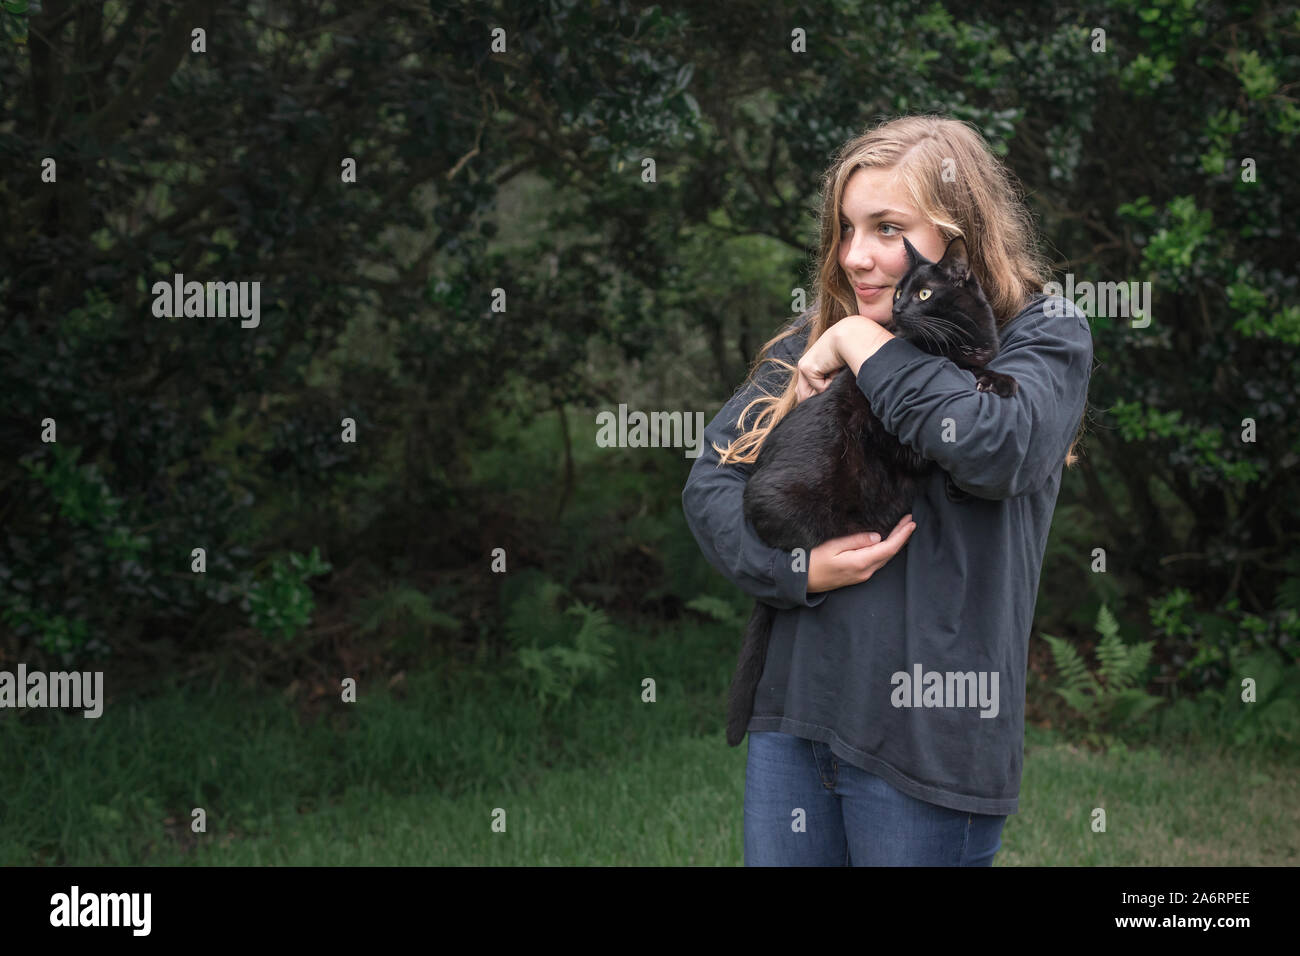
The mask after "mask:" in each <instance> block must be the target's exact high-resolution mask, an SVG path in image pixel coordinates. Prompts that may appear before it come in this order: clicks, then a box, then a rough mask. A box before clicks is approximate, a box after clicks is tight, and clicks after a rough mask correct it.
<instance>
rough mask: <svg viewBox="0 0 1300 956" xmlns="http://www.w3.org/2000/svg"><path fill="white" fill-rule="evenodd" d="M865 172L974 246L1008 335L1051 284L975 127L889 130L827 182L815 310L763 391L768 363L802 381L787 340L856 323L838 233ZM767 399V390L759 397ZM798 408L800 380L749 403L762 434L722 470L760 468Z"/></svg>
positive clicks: (1010, 184)
mask: <svg viewBox="0 0 1300 956" xmlns="http://www.w3.org/2000/svg"><path fill="white" fill-rule="evenodd" d="M863 168H867V169H892V170H895V172H896V176H897V181H898V182H899V183H900V184H901V185H902V187H903V188H904V189H905V190H906V192H907V194H908V196H909V198H910V199H911V201H912V203H913V205H914V206H915V207H916V209H917V210H918V211H919V212H920V213H921V215H922V216H923V217H925V218H926V219H927V220H929V222H930V223H932V224H933V225H934V226H935V227H936V228H937V229H938V230H939V232H940V234H941V235H942V236H943V238H944V241H945V242H946V241H948V240H950V239H952V238H954V237H955V236H961V237H962V238H963V239H964V240H965V241H966V248H967V250H968V252H969V255H970V265H971V270H972V271H973V272H974V273H975V278H976V279H978V280H979V284H980V286H981V288H982V289H983V290H984V294H985V296H987V298H988V300H989V304H990V305H991V306H992V307H993V314H994V316H995V317H996V318H997V323H998V328H999V330H1001V328H1002V327H1003V326H1005V325H1006V323H1007V322H1009V321H1010V320H1011V319H1012V318H1014V317H1015V316H1016V315H1018V314H1019V313H1020V312H1021V311H1022V310H1023V309H1024V308H1025V306H1026V305H1027V304H1028V301H1029V298H1030V296H1032V295H1033V294H1034V293H1036V292H1041V291H1042V289H1043V286H1044V285H1045V284H1046V283H1047V281H1048V279H1050V278H1051V270H1050V268H1049V267H1048V264H1047V261H1046V259H1044V258H1043V256H1042V255H1041V254H1040V253H1039V252H1038V250H1037V248H1036V245H1035V241H1034V225H1033V220H1032V219H1031V218H1030V215H1029V212H1028V210H1027V209H1026V208H1025V206H1024V203H1023V200H1022V198H1021V195H1020V192H1019V187H1018V184H1017V182H1016V180H1015V179H1014V177H1013V176H1012V175H1011V173H1010V171H1009V170H1007V168H1006V167H1005V166H1003V164H1002V163H1001V162H1000V161H999V160H998V158H997V157H996V156H994V155H993V152H992V150H990V149H989V147H988V144H987V143H986V142H985V141H984V138H983V137H982V136H981V135H980V134H979V132H978V130H976V129H975V127H974V126H972V125H969V124H967V123H965V122H963V121H960V120H955V119H950V118H947V117H942V116H903V117H900V118H898V119H893V120H888V121H885V122H882V123H880V124H879V125H877V126H875V127H874V128H872V129H870V130H868V131H867V132H865V133H863V134H861V135H860V136H857V137H854V138H853V139H851V140H849V141H848V142H847V143H845V144H844V145H843V146H841V147H840V149H839V151H838V152H837V153H836V154H835V157H834V158H833V159H832V161H831V164H830V167H829V168H828V169H827V170H826V172H825V174H824V175H823V176H822V180H821V195H822V206H821V242H820V253H819V255H818V260H819V265H818V269H817V274H816V277H815V279H814V289H813V305H812V308H811V309H810V310H809V312H808V313H806V314H805V315H804V316H803V320H802V321H801V322H799V323H797V324H796V325H794V326H792V327H791V328H789V329H787V330H786V331H784V332H782V333H780V334H778V335H777V336H776V337H775V338H773V339H771V340H770V341H768V342H767V343H766V344H765V345H764V346H763V347H762V349H760V350H759V354H758V357H757V358H756V359H755V361H754V365H753V367H752V368H751V369H750V371H749V376H748V378H747V381H751V382H753V381H756V380H757V375H758V370H759V368H761V367H762V366H763V365H764V364H767V363H772V364H775V365H777V366H779V367H781V368H785V369H789V370H790V371H791V372H793V370H794V366H792V365H791V364H790V363H788V362H785V361H782V360H781V359H778V358H775V357H773V356H772V355H771V351H772V348H773V346H775V345H776V344H777V343H778V342H780V341H781V340H783V339H785V338H787V337H788V336H790V335H794V334H796V333H798V332H801V331H802V330H803V329H804V328H807V329H808V341H807V345H806V346H805V351H806V350H807V348H808V347H811V346H812V344H813V343H814V342H816V341H817V339H818V338H819V337H820V336H821V335H822V333H823V332H825V331H826V330H827V329H828V328H830V327H831V326H832V325H834V324H835V323H836V322H838V321H839V320H840V319H842V318H844V317H845V316H848V315H855V314H857V311H858V308H857V302H856V299H855V298H854V295H853V286H852V285H851V284H850V282H849V280H848V277H847V276H846V275H845V274H844V270H843V269H842V268H840V262H839V251H840V230H839V223H840V218H841V215H840V207H841V204H842V202H843V199H844V187H845V185H846V184H847V183H848V181H849V178H850V177H851V176H852V175H853V174H854V173H855V172H856V171H857V170H859V169H863ZM945 173H949V175H944V174H945ZM760 391H764V390H763V389H762V388H761V387H760ZM795 404H796V402H795V381H794V376H793V375H791V377H790V382H789V385H788V386H787V387H786V389H785V391H784V392H783V393H782V394H780V395H771V394H767V393H766V392H765V394H764V395H762V396H760V397H759V398H756V399H754V401H752V402H750V403H749V404H748V405H747V406H745V409H744V411H742V412H741V413H740V418H739V421H738V423H737V424H738V426H739V427H740V428H741V429H742V430H743V429H744V427H745V426H744V422H745V416H746V415H747V414H748V413H749V411H750V410H751V409H753V408H754V407H755V406H758V407H759V408H760V412H759V414H758V415H757V417H756V418H755V420H754V425H753V427H752V428H751V429H750V430H749V431H745V432H744V433H743V434H741V435H739V436H738V437H737V438H736V439H735V440H734V441H733V442H732V443H731V444H730V445H729V446H728V447H727V448H726V449H722V448H719V447H718V446H717V445H714V446H713V448H714V450H715V451H716V452H718V454H719V456H720V459H721V460H720V461H719V464H727V463H729V462H732V463H741V462H753V461H754V460H755V459H757V458H758V452H759V449H760V448H761V447H762V445H763V441H764V439H766V438H767V435H768V433H769V432H770V431H771V430H772V429H773V428H775V427H776V425H777V423H778V422H780V421H781V419H782V418H784V417H785V416H786V415H787V414H788V413H789V412H790V410H791V409H793V408H794V407H795ZM1082 434H1083V429H1082V428H1080V431H1079V435H1082ZM1078 441H1079V436H1076V437H1075V439H1074V441H1073V442H1071V443H1070V449H1069V451H1068V452H1067V453H1066V457H1065V463H1066V465H1067V466H1073V465H1074V463H1075V462H1076V461H1077V460H1078V459H1077V456H1076V455H1075V454H1074V447H1075V445H1077V444H1078Z"/></svg>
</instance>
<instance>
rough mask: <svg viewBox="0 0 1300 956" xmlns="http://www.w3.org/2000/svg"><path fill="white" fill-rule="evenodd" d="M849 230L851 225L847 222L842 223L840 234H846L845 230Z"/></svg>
mask: <svg viewBox="0 0 1300 956" xmlns="http://www.w3.org/2000/svg"><path fill="white" fill-rule="evenodd" d="M848 228H849V224H848V223H847V222H842V223H840V232H841V233H842V232H844V230H845V229H848Z"/></svg>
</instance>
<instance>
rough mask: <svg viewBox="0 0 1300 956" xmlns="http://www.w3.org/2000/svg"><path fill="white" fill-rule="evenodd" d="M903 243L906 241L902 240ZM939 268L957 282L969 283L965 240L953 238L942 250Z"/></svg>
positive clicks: (968, 265)
mask: <svg viewBox="0 0 1300 956" xmlns="http://www.w3.org/2000/svg"><path fill="white" fill-rule="evenodd" d="M903 241H904V242H906V241H907V240H906V239H904V240H903ZM939 267H940V268H941V269H943V270H944V271H945V272H946V273H948V275H950V276H952V278H953V279H954V280H955V281H957V282H969V281H970V256H969V255H968V254H967V252H966V240H965V239H963V238H962V237H961V236H956V237H954V238H953V240H952V242H950V243H948V248H947V249H945V250H944V253H943V258H942V259H940V260H939Z"/></svg>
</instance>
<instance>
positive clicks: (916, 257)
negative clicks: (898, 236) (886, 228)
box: [903, 236, 930, 269]
mask: <svg viewBox="0 0 1300 956" xmlns="http://www.w3.org/2000/svg"><path fill="white" fill-rule="evenodd" d="M903 251H904V252H906V253H907V267H908V268H909V269H915V268H916V264H917V263H918V262H929V261H930V260H928V259H923V258H922V257H921V254H920V253H919V252H917V251H916V247H915V246H914V245H912V244H911V243H910V242H908V241H907V236H904V237H903Z"/></svg>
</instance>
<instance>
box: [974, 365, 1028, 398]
mask: <svg viewBox="0 0 1300 956" xmlns="http://www.w3.org/2000/svg"><path fill="white" fill-rule="evenodd" d="M975 388H976V390H977V391H980V392H992V393H993V394H994V395H1000V396H1001V397H1002V398H1010V397H1011V396H1012V395H1014V394H1016V392H1017V391H1018V390H1019V388H1020V386H1019V385H1018V384H1016V380H1015V379H1014V378H1012V377H1011V376H1010V375H1003V374H1002V373H1000V372H987V371H985V372H980V373H978V374H977V375H976V376H975Z"/></svg>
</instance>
